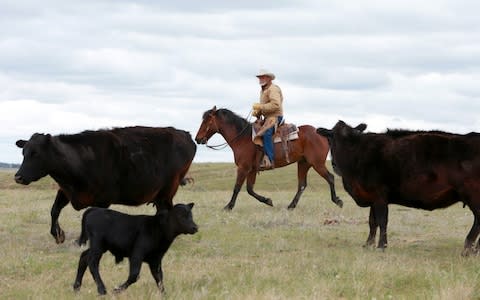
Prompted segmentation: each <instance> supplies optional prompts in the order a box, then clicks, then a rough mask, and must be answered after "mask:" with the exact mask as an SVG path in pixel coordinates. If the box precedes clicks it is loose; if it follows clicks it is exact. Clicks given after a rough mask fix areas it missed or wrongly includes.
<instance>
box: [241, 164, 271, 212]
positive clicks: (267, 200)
mask: <svg viewBox="0 0 480 300" xmlns="http://www.w3.org/2000/svg"><path fill="white" fill-rule="evenodd" d="M256 178H257V172H256V171H250V173H248V176H247V192H248V194H249V195H250V196H253V197H254V198H255V199H257V200H258V201H260V202H262V203H265V204H267V205H270V206H273V202H272V199H270V198H265V197H263V196H260V195H259V194H257V193H255V192H254V191H253V186H254V185H255V180H256Z"/></svg>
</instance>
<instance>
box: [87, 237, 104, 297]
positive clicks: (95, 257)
mask: <svg viewBox="0 0 480 300" xmlns="http://www.w3.org/2000/svg"><path fill="white" fill-rule="evenodd" d="M91 242H92V241H90V244H92V243H91ZM89 250H90V252H89V255H88V268H89V269H90V273H92V277H93V280H95V283H96V284H97V291H98V293H99V294H100V295H105V294H106V293H107V290H106V289H105V284H104V283H103V281H102V277H100V272H99V271H98V265H99V263H100V259H101V258H102V255H103V252H102V251H100V250H97V249H94V248H92V246H90V249H89Z"/></svg>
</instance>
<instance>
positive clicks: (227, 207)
mask: <svg viewBox="0 0 480 300" xmlns="http://www.w3.org/2000/svg"><path fill="white" fill-rule="evenodd" d="M232 209H233V206H230V205H226V206H225V207H224V208H223V210H225V211H231V210H232Z"/></svg>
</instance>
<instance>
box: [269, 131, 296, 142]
mask: <svg viewBox="0 0 480 300" xmlns="http://www.w3.org/2000/svg"><path fill="white" fill-rule="evenodd" d="M296 139H298V130H297V131H293V132H290V133H289V134H288V137H287V140H288V141H292V140H296ZM281 141H282V139H281V138H280V137H279V136H276V137H275V138H274V139H273V142H274V143H280V142H281Z"/></svg>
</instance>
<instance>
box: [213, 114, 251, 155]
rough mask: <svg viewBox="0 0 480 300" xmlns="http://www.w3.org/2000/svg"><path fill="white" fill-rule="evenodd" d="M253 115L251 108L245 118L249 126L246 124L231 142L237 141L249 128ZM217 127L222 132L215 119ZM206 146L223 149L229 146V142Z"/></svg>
mask: <svg viewBox="0 0 480 300" xmlns="http://www.w3.org/2000/svg"><path fill="white" fill-rule="evenodd" d="M251 117H252V110H250V112H249V113H248V115H247V117H246V118H245V119H246V120H247V122H248V124H247V126H245V127H244V128H243V129H242V130H241V131H240V132H239V133H238V134H237V135H236V136H235V137H234V138H233V139H231V140H230V143H232V142H233V141H235V140H236V139H237V138H238V137H240V136H241V135H242V133H243V132H244V131H245V130H246V129H247V128H248V125H250V118H251ZM215 127H216V128H217V131H216V132H218V133H220V129H219V128H218V125H217V120H216V119H215ZM205 146H207V147H208V148H210V149H213V150H222V149H225V148H226V147H227V146H228V142H225V143H221V144H218V145H208V144H205Z"/></svg>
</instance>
